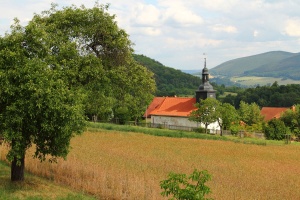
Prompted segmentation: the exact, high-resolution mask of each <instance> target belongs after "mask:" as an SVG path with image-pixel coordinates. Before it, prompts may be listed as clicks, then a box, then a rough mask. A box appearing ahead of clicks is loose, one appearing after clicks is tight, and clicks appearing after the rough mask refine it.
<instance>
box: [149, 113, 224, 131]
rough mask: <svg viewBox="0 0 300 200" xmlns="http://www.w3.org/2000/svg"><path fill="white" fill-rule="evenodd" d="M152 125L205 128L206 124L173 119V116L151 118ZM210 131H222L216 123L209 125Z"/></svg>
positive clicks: (178, 118) (185, 119)
mask: <svg viewBox="0 0 300 200" xmlns="http://www.w3.org/2000/svg"><path fill="white" fill-rule="evenodd" d="M151 123H154V124H162V125H164V126H169V125H174V126H186V127H203V128H204V127H205V125H204V124H202V123H199V122H194V121H190V120H189V119H188V118H187V117H171V116H155V115H152V116H151ZM208 129H210V130H220V126H219V124H218V122H214V123H211V124H209V125H208Z"/></svg>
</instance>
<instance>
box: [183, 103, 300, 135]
mask: <svg viewBox="0 0 300 200" xmlns="http://www.w3.org/2000/svg"><path fill="white" fill-rule="evenodd" d="M196 107H197V110H194V111H192V112H191V114H190V117H189V119H190V120H191V121H196V122H200V123H203V124H204V125H205V133H207V127H208V125H209V124H211V123H214V122H218V124H219V126H220V128H221V135H222V130H231V131H232V132H233V133H236V132H237V131H238V130H248V131H262V132H264V133H265V137H266V139H272V140H282V139H284V138H285V136H286V135H287V134H291V135H293V136H294V137H297V138H299V137H300V105H299V104H298V105H295V106H294V109H288V110H287V111H285V112H284V113H282V115H281V117H280V118H279V119H272V120H270V121H268V122H265V121H264V116H262V115H261V113H260V107H259V106H258V105H257V104H256V103H251V104H248V103H246V102H244V101H241V102H240V105H239V109H235V107H234V106H232V105H231V104H229V103H222V102H220V101H218V100H216V99H214V98H207V99H205V100H202V101H200V102H199V103H196Z"/></svg>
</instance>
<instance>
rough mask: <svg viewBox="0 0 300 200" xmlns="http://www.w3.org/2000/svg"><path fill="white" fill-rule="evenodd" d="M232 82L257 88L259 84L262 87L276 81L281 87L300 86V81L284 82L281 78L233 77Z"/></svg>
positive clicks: (286, 80) (287, 80)
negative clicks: (288, 85)
mask: <svg viewBox="0 0 300 200" xmlns="http://www.w3.org/2000/svg"><path fill="white" fill-rule="evenodd" d="M230 80H231V81H232V82H237V83H239V84H241V85H245V86H255V85H257V84H259V85H260V86H263V85H272V84H273V83H274V82H275V81H277V82H278V84H279V85H287V84H300V81H299V80H292V79H284V80H283V79H281V78H273V77H257V76H243V77H232V78H231V79H230Z"/></svg>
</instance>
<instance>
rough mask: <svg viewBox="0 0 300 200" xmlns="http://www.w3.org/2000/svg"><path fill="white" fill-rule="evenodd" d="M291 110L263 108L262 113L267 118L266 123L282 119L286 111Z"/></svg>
mask: <svg viewBox="0 0 300 200" xmlns="http://www.w3.org/2000/svg"><path fill="white" fill-rule="evenodd" d="M288 109H290V108H289V107H262V109H261V111H260V113H261V115H263V116H264V117H265V118H264V120H265V121H269V120H271V119H274V118H275V119H278V118H280V116H281V114H282V113H283V112H285V111H286V110H288Z"/></svg>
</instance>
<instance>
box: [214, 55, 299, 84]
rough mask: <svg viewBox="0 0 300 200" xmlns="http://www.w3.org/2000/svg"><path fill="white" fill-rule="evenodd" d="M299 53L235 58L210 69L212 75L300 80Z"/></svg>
mask: <svg viewBox="0 0 300 200" xmlns="http://www.w3.org/2000/svg"><path fill="white" fill-rule="evenodd" d="M299 61H300V53H289V52H284V51H271V52H267V53H262V54H257V55H253V56H248V57H243V58H237V59H234V60H230V61H227V62H225V63H222V64H220V65H218V66H216V67H214V68H212V69H210V73H211V74H212V75H215V76H216V75H220V76H226V77H233V76H266V77H281V78H291V79H296V80H299V79H300V65H299Z"/></svg>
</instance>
